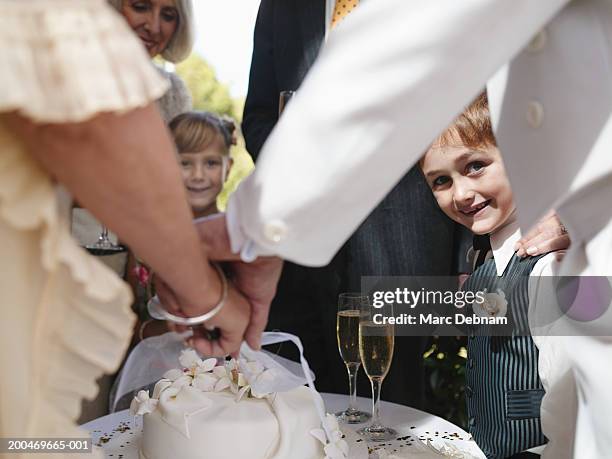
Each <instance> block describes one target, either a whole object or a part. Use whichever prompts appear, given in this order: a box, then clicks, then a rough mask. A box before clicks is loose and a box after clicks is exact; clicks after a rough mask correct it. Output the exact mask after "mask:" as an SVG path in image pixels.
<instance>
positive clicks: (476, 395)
mask: <svg viewBox="0 0 612 459" xmlns="http://www.w3.org/2000/svg"><path fill="white" fill-rule="evenodd" d="M539 258H540V257H534V258H532V257H529V258H525V259H521V258H519V257H518V256H516V255H514V257H513V258H512V259H511V260H510V263H509V264H508V266H507V267H506V270H505V272H504V274H503V276H501V277H498V276H497V272H496V268H495V261H494V260H493V259H489V260H487V261H486V262H484V264H482V265H481V266H480V267H479V268H478V269H477V270H476V271H475V272H474V274H472V275H471V276H470V278H469V279H468V280H467V281H466V283H465V285H464V287H463V289H464V290H466V291H474V292H476V291H482V290H483V289H485V288H486V289H487V292H491V293H494V292H496V291H497V289H501V290H503V292H504V293H505V297H506V300H507V302H508V312H507V316H508V318H509V323H514V327H513V330H514V331H512V335H511V336H482V333H483V331H482V329H481V330H480V331H479V330H477V329H474V330H472V333H470V336H469V338H468V361H467V365H466V387H465V393H466V400H467V411H468V425H469V431H470V433H471V434H472V436H473V437H474V440H475V441H476V443H477V444H478V446H479V447H480V449H482V451H483V452H484V453H485V454H486V456H487V458H500V459H501V458H506V457H509V456H512V455H513V454H516V453H519V452H521V451H524V450H526V449H529V448H532V447H534V446H538V445H542V444H544V443H545V442H546V438H545V437H544V435H543V434H542V428H541V424H540V404H541V401H542V397H543V395H544V389H543V387H542V383H541V381H540V378H539V376H538V350H537V348H536V346H535V344H534V342H533V339H532V338H531V336H520V334H521V333H518V332H517V331H516V330H517V329H518V330H524V331H523V332H522V334H523V335H525V334H526V333H525V331H528V330H529V328H528V322H527V312H528V306H529V300H528V285H529V274H530V273H531V270H532V269H533V267H534V265H535V264H536V262H537V261H538V259H539ZM474 332H475V333H474ZM479 333H480V334H479ZM527 334H528V333H527Z"/></svg>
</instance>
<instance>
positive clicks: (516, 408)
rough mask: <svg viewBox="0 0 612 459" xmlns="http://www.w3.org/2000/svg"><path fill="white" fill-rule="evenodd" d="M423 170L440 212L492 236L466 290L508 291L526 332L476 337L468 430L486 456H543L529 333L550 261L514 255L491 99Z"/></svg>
mask: <svg viewBox="0 0 612 459" xmlns="http://www.w3.org/2000/svg"><path fill="white" fill-rule="evenodd" d="M420 166H421V170H422V171H423V174H424V175H425V178H426V180H427V183H428V184H429V186H430V188H431V190H432V192H433V194H434V196H435V198H436V201H437V202H438V205H439V206H440V208H441V209H442V211H443V212H444V213H445V214H446V215H447V216H448V217H450V218H451V219H453V220H454V221H456V222H458V223H460V224H462V225H464V226H465V227H467V228H469V229H470V230H471V231H472V232H473V233H474V234H475V235H485V236H488V237H487V238H485V239H490V245H491V248H492V253H493V257H492V258H489V259H487V260H485V257H483V256H479V261H480V262H482V263H480V266H479V267H478V268H477V269H476V270H475V271H474V273H473V274H472V275H471V276H470V278H469V279H468V280H467V281H466V283H465V285H464V290H466V291H483V290H485V289H486V290H487V291H488V292H503V297H504V298H505V300H507V302H508V311H509V312H508V314H509V315H510V316H511V317H512V320H513V322H514V324H515V325H518V329H520V330H523V332H522V333H517V332H516V330H517V328H515V329H514V330H513V331H512V333H507V334H506V335H508V336H474V335H473V334H472V335H471V336H470V338H469V340H468V360H467V365H466V389H465V392H466V399H467V408H468V416H469V420H468V424H469V430H470V433H471V434H472V435H473V436H474V439H475V440H476V442H477V443H478V445H479V447H480V448H481V449H482V451H483V452H484V453H485V454H486V456H487V457H488V458H508V457H512V458H527V457H532V456H533V457H537V455H536V454H534V453H532V452H530V451H528V450H529V449H532V448H534V447H537V446H539V445H542V444H544V443H545V442H546V438H545V437H544V435H543V433H542V427H541V423H540V404H541V400H542V397H543V395H544V389H543V386H542V383H541V381H540V378H539V376H538V350H537V348H536V346H535V344H534V341H533V339H532V338H531V336H528V333H525V332H524V331H525V330H529V328H528V322H527V312H528V307H529V301H528V294H527V293H528V279H529V275H530V273H531V271H532V270H533V269H534V267H535V265H536V264H537V263H538V262H539V260H542V261H544V260H545V259H546V257H544V258H543V257H527V258H521V257H519V256H518V255H517V254H516V253H515V251H514V246H515V244H516V242H517V241H518V240H519V239H520V237H521V235H520V230H519V228H518V224H517V221H516V208H515V205H514V201H513V198H512V190H511V188H510V183H509V181H508V178H507V176H506V173H505V170H504V165H503V161H502V157H501V154H500V152H499V150H498V149H497V146H496V142H495V137H494V135H493V130H492V127H491V121H490V115H489V109H488V103H487V98H486V95H485V94H481V95H480V96H479V97H478V98H476V100H475V101H474V102H473V103H472V104H471V105H470V106H469V107H468V108H466V110H465V111H464V112H463V113H462V114H461V115H460V116H459V117H458V118H457V119H456V120H455V122H454V123H453V124H452V125H451V126H450V127H449V128H448V129H447V130H446V131H445V132H444V133H443V134H442V135H441V136H440V137H439V138H438V139H436V140H435V141H434V143H433V144H432V145H431V147H430V148H429V150H428V151H427V152H426V154H425V155H424V156H423V158H422V159H421V161H420ZM487 252H488V250H481V253H480V255H484V254H486V253H487ZM477 264H478V263H477ZM500 296H501V293H500ZM474 310H476V305H474ZM526 334H527V336H525V335H526Z"/></svg>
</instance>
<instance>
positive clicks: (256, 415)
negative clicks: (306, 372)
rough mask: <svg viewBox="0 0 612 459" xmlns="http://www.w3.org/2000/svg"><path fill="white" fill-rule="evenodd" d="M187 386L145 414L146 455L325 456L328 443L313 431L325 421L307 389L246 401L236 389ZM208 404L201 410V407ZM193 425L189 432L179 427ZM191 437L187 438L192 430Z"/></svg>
mask: <svg viewBox="0 0 612 459" xmlns="http://www.w3.org/2000/svg"><path fill="white" fill-rule="evenodd" d="M196 392H198V391H197V390H196V389H193V388H187V387H183V388H182V389H181V391H180V392H179V393H178V394H177V396H176V398H171V397H168V398H165V397H162V398H161V399H160V401H159V404H158V409H157V410H155V411H153V412H152V413H149V414H146V415H145V416H144V419H143V422H144V431H143V436H142V444H141V450H140V451H141V457H143V458H145V459H169V458H173V459H200V458H202V457H206V459H227V458H230V457H231V458H253V459H258V458H261V459H321V458H322V457H323V456H324V453H323V446H322V445H321V443H319V441H318V440H316V439H315V438H314V437H313V436H312V435H310V431H311V430H312V429H314V428H317V427H318V426H319V425H320V420H319V417H318V415H317V413H316V410H315V408H314V406H313V403H312V396H311V394H310V392H309V391H308V389H307V388H305V387H299V388H297V389H294V390H292V391H289V392H284V393H277V394H276V395H274V396H271V397H270V399H256V398H248V399H242V400H241V401H240V402H236V401H235V397H234V395H233V394H232V393H230V392H219V393H214V392H213V393H203V392H199V395H198V396H197V397H196V396H194V395H195V393H196ZM202 406H204V408H202V409H200V407H202ZM183 420H184V425H186V426H187V431H185V430H183V429H181V428H180V427H179V426H180V425H181V424H183ZM186 434H188V435H189V437H187V435H186Z"/></svg>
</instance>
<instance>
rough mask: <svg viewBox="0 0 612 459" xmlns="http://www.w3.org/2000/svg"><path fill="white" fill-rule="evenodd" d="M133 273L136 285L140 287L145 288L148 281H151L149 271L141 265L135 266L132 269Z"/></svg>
mask: <svg viewBox="0 0 612 459" xmlns="http://www.w3.org/2000/svg"><path fill="white" fill-rule="evenodd" d="M133 273H134V275H135V276H136V278H137V279H138V283H139V284H140V285H144V286H146V285H147V284H148V283H149V280H150V279H151V275H150V273H149V270H148V269H147V268H146V267H145V266H143V265H137V266H135V267H134V269H133Z"/></svg>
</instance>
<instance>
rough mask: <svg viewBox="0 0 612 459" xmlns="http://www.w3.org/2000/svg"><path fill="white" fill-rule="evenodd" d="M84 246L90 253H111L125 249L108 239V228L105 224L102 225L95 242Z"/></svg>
mask: <svg viewBox="0 0 612 459" xmlns="http://www.w3.org/2000/svg"><path fill="white" fill-rule="evenodd" d="M85 248H86V249H87V251H88V252H89V253H91V254H92V255H113V254H115V253H120V252H125V251H126V248H125V247H124V246H122V245H118V244H115V243H114V242H113V241H111V240H110V238H109V237H108V228H107V227H106V226H102V229H101V230H100V235H99V236H98V240H97V241H96V243H95V244H91V245H87V246H85Z"/></svg>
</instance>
